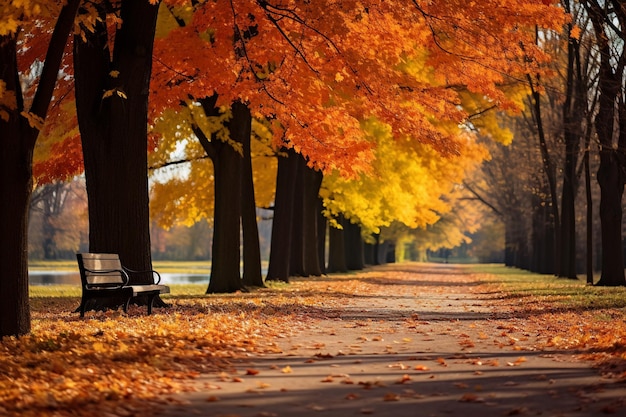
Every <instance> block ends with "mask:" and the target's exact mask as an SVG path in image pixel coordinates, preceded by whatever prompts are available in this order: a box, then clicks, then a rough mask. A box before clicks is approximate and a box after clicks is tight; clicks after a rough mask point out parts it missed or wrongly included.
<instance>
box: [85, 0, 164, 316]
mask: <svg viewBox="0 0 626 417" xmlns="http://www.w3.org/2000/svg"><path fill="white" fill-rule="evenodd" d="M157 12H158V5H152V4H150V3H149V2H147V1H135V0H125V1H123V2H122V5H121V18H122V21H123V24H122V26H121V28H120V29H119V30H118V31H117V32H116V34H115V45H114V51H113V60H112V61H111V60H110V54H109V48H108V42H107V28H106V26H105V25H104V24H103V23H102V22H100V23H98V24H97V25H96V28H95V31H94V33H89V32H87V34H86V36H87V42H83V41H82V40H81V38H80V36H76V37H75V39H74V67H75V86H76V105H77V113H78V122H79V128H80V133H81V138H82V145H83V155H84V161H85V178H86V188H87V195H88V199H89V250H90V251H92V252H112V253H118V254H119V255H120V259H121V261H122V264H123V265H124V266H127V267H129V268H131V269H135V270H149V269H151V268H152V261H151V254H150V229H149V209H148V170H147V166H148V163H147V127H148V92H149V82H150V74H151V69H152V45H153V40H154V32H155V26H156V17H157ZM100 13H101V15H100V16H101V18H102V19H103V21H104V20H105V19H104V13H105V11H104V10H101V11H100ZM111 71H117V73H115V72H111ZM112 74H118V75H116V76H113V75H112ZM103 92H108V93H110V94H111V95H110V96H108V97H103ZM152 279H153V278H152V275H151V274H145V275H144V276H139V277H138V278H136V279H134V280H133V281H132V282H131V283H132V284H143V283H151V282H152ZM157 304H159V305H162V302H161V301H160V300H157Z"/></svg>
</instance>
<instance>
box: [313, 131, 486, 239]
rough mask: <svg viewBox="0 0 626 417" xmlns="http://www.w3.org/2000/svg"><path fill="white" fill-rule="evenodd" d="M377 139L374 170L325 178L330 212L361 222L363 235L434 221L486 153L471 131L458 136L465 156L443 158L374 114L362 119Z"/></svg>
mask: <svg viewBox="0 0 626 417" xmlns="http://www.w3.org/2000/svg"><path fill="white" fill-rule="evenodd" d="M362 126H363V130H364V132H365V134H366V136H367V137H368V138H369V140H371V141H373V142H375V143H376V147H375V155H376V159H375V161H374V162H373V163H372V169H371V172H370V173H369V174H367V175H365V174H363V175H361V176H359V177H358V178H356V179H347V178H343V177H342V176H341V175H339V174H338V173H333V174H331V175H327V176H325V177H324V181H323V184H322V189H321V190H320V195H321V196H322V198H323V199H324V206H325V208H326V212H327V216H328V217H333V216H336V215H337V214H339V213H342V214H343V215H344V216H346V217H347V218H348V219H351V220H352V221H354V222H357V223H359V224H360V225H361V226H362V228H363V231H364V233H365V234H369V233H377V232H379V231H380V228H381V227H388V226H390V225H391V224H392V223H394V222H399V223H401V224H403V225H405V226H406V227H408V228H417V227H425V226H426V225H429V224H433V223H435V222H436V221H437V220H438V219H439V218H440V215H441V214H442V213H445V212H447V211H449V204H448V203H447V202H446V201H445V196H446V195H447V194H448V193H449V192H450V191H451V190H452V187H453V185H454V184H455V183H458V182H460V181H461V180H462V178H463V176H464V173H465V170H466V169H469V168H470V167H471V166H472V165H474V164H476V163H478V162H480V161H481V160H482V159H483V158H485V157H486V152H484V151H483V150H482V148H481V147H480V146H478V145H475V144H474V143H473V142H472V138H471V137H469V136H467V135H459V144H460V146H463V151H462V152H461V155H462V156H459V157H456V158H444V157H442V156H441V155H440V154H439V153H438V152H437V151H435V150H433V149H432V148H431V147H429V146H428V145H424V144H421V143H416V142H415V141H414V140H411V139H410V138H408V137H407V138H403V139H394V137H393V135H392V132H391V129H390V128H389V126H387V125H385V124H383V123H380V122H378V121H376V120H374V119H370V120H368V121H366V122H364V123H363V124H362Z"/></svg>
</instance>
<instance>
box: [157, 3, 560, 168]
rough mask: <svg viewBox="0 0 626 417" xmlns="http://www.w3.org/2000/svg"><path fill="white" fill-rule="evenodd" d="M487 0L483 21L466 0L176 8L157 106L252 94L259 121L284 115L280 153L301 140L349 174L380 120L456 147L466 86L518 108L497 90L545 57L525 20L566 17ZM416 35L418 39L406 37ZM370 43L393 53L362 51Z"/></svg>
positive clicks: (301, 149)
mask: <svg viewBox="0 0 626 417" xmlns="http://www.w3.org/2000/svg"><path fill="white" fill-rule="evenodd" d="M453 3H455V2H453ZM487 3H490V4H487V5H485V4H483V3H480V4H476V3H472V4H471V5H470V6H471V7H470V12H471V13H470V15H471V16H484V15H485V13H486V12H489V13H490V14H492V15H494V14H495V15H494V16H493V17H494V19H482V20H481V25H476V24H475V22H472V21H470V20H467V19H465V18H464V17H462V16H459V15H458V14H455V13H451V11H452V10H453V9H454V7H458V6H459V4H454V5H452V6H451V5H449V4H447V3H446V4H441V3H437V4H429V5H422V4H419V3H417V2H415V3H413V5H412V6H411V7H410V8H409V9H408V10H407V8H400V7H397V6H398V5H397V4H395V3H393V2H391V3H385V4H382V3H377V2H372V3H371V4H370V3H369V2H368V3H367V4H360V3H359V4H357V3H352V2H348V3H346V2H343V3H342V4H341V7H340V8H337V9H335V8H334V6H335V2H333V1H328V2H315V3H313V2H311V3H304V4H302V3H298V2H293V3H289V4H287V5H282V4H281V5H275V4H272V3H270V2H254V1H247V2H243V1H242V2H240V3H233V2H231V3H230V4H224V3H221V2H219V1H218V2H204V3H203V2H198V3H192V4H191V6H192V7H191V8H186V9H185V8H181V9H169V10H170V11H171V15H172V19H170V22H171V21H173V22H174V25H173V26H174V28H173V29H172V30H171V31H169V32H168V34H167V37H166V38H163V39H162V40H160V41H159V42H158V43H157V50H158V51H159V53H157V54H156V55H157V56H158V57H162V58H159V59H157V61H156V62H157V65H156V66H158V67H159V70H158V71H157V72H156V74H157V76H156V77H154V80H153V85H154V86H156V87H155V88H154V90H155V92H156V97H157V100H156V101H157V103H158V104H157V106H156V113H157V114H158V112H159V111H162V110H163V109H165V108H167V107H171V106H172V105H178V104H179V103H180V101H181V100H187V99H188V98H190V97H191V98H194V97H195V98H196V100H202V97H210V96H212V95H213V94H216V93H217V95H218V101H217V102H216V105H217V106H220V105H225V106H229V105H230V104H231V103H233V102H236V101H238V100H241V99H242V98H245V101H246V104H248V106H249V108H250V110H251V111H252V114H253V115H254V116H255V117H257V118H260V119H261V118H265V119H268V120H272V121H273V125H272V130H273V133H274V139H275V141H274V146H275V148H276V149H279V148H281V147H283V146H285V147H287V148H292V149H294V150H295V151H296V152H297V153H301V154H302V155H303V156H304V157H305V158H306V160H307V162H308V164H309V165H310V166H311V167H315V168H318V169H320V170H322V171H324V172H332V171H333V170H334V169H337V170H338V171H340V172H342V173H343V174H345V175H356V174H357V173H358V172H359V171H364V170H366V169H367V167H368V164H369V162H370V161H371V160H372V148H373V146H372V143H371V142H370V141H368V140H364V138H363V133H362V131H361V129H360V123H361V122H362V121H363V120H366V119H367V118H369V117H376V118H378V119H379V120H381V121H382V122H384V123H386V124H388V125H389V126H390V127H391V131H392V132H393V134H394V135H395V136H396V137H397V138H399V139H402V138H404V137H405V136H406V134H407V132H420V135H418V136H417V137H416V138H415V139H417V140H418V141H419V142H421V143H428V144H430V146H431V147H432V148H433V149H435V150H437V151H438V152H440V153H442V154H446V155H453V154H455V153H458V152H460V151H461V149H463V148H464V146H463V144H464V142H463V140H464V139H463V138H462V137H460V136H459V135H457V134H456V130H455V129H451V126H458V124H459V123H461V122H463V121H464V120H465V118H466V117H467V114H466V113H465V112H464V111H462V110H461V109H460V108H459V105H458V104H459V96H458V94H459V93H458V91H459V90H468V89H469V90H470V91H472V92H475V93H477V94H480V95H482V96H485V97H488V98H489V99H490V100H493V101H495V102H498V103H502V104H504V105H508V106H513V105H514V103H512V101H511V100H510V99H509V98H508V97H507V96H506V94H504V93H503V92H502V91H501V90H500V88H499V87H498V84H500V83H502V81H503V77H502V72H506V73H511V74H513V73H525V72H526V71H527V70H528V68H529V67H531V66H532V64H533V63H535V62H540V61H541V60H543V59H545V55H543V54H542V53H541V51H540V50H539V48H536V47H535V46H534V45H533V44H532V42H530V41H531V40H532V36H531V35H532V32H529V31H527V30H519V28H520V26H521V27H526V28H528V27H531V26H534V25H536V24H537V23H538V22H541V23H547V24H554V22H559V23H560V22H561V21H562V14H561V12H560V11H559V10H558V9H557V8H555V7H551V6H547V5H546V4H544V2H540V1H525V2H519V3H517V2H516V3H515V4H514V5H513V6H512V7H511V8H510V9H509V8H504V9H502V8H497V7H493V6H494V4H491V2H487ZM189 10H192V11H193V16H191V17H189V13H188V11H189ZM329 11H332V12H329ZM520 11H523V13H520ZM407 14H408V15H407ZM439 16H445V17H446V18H445V19H440V18H439ZM181 22H182V23H183V24H181ZM407 33H411V35H412V36H414V37H415V39H414V40H411V41H407V39H406V34H407ZM390 35H393V36H390ZM485 36H486V38H485ZM461 39H462V40H463V42H458V40H461ZM485 39H487V41H486V42H485ZM340 40H341V41H340ZM370 44H371V45H376V50H378V51H384V53H370V54H363V48H362V46H363V45H370ZM520 44H523V48H522V47H520ZM181 45H189V46H188V47H181ZM468 45H472V46H471V47H469V46H468ZM190 51H192V52H191V53H190ZM522 52H523V53H522ZM165 57H174V59H167V60H166V59H165ZM521 58H523V59H521ZM413 62H419V63H420V65H414V64H413ZM461 62H463V63H464V65H463V66H462V67H463V68H462V70H461V65H459V63H461ZM190 64H191V65H190ZM424 69H426V70H424ZM438 74H445V77H444V76H442V75H438ZM383 81H384V82H383Z"/></svg>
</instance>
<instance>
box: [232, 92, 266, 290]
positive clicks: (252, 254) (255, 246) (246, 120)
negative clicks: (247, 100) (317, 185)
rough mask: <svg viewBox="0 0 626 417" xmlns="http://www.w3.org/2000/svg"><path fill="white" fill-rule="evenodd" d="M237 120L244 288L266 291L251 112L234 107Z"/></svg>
mask: <svg viewBox="0 0 626 417" xmlns="http://www.w3.org/2000/svg"><path fill="white" fill-rule="evenodd" d="M232 110H233V120H232V121H231V126H233V125H240V126H241V127H239V128H238V127H236V126H233V127H231V135H233V136H234V135H235V134H238V135H240V136H241V138H240V140H241V142H242V144H243V161H242V171H241V226H242V230H243V285H245V286H250V287H264V286H265V284H264V283H263V275H262V274H261V245H260V243H259V227H258V225H257V219H256V199H255V196H254V181H253V176H252V155H251V154H250V131H251V129H252V116H251V115H250V109H249V108H248V106H246V105H245V104H243V103H240V102H237V103H233V105H232Z"/></svg>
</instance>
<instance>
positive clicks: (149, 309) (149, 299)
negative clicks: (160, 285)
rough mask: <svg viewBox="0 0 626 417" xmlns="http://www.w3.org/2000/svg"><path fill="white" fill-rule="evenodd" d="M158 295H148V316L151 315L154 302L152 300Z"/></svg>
mask: <svg viewBox="0 0 626 417" xmlns="http://www.w3.org/2000/svg"><path fill="white" fill-rule="evenodd" d="M157 295H158V294H150V295H149V296H148V315H150V314H152V303H153V302H154V298H155V297H156V296H157Z"/></svg>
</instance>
